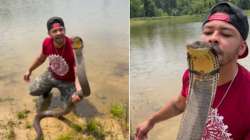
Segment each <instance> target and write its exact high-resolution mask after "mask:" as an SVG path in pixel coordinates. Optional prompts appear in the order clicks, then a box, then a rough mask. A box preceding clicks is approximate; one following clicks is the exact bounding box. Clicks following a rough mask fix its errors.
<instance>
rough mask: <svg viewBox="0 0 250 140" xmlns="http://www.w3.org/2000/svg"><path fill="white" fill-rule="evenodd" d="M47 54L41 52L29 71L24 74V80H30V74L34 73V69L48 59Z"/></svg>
mask: <svg viewBox="0 0 250 140" xmlns="http://www.w3.org/2000/svg"><path fill="white" fill-rule="evenodd" d="M46 58H47V56H46V55H44V54H43V53H41V54H40V55H39V56H38V57H37V58H36V60H35V61H34V62H33V64H32V65H31V66H30V68H29V69H28V71H27V72H26V73H25V74H24V80H25V81H29V80H30V75H31V73H32V71H33V70H35V69H36V68H37V67H39V66H40V65H41V64H43V63H44V61H45V60H46Z"/></svg>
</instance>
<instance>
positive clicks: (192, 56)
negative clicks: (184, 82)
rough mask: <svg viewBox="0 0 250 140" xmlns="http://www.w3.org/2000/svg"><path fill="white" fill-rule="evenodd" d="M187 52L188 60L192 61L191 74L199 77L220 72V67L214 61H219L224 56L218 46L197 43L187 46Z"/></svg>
mask: <svg viewBox="0 0 250 140" xmlns="http://www.w3.org/2000/svg"><path fill="white" fill-rule="evenodd" d="M187 50H188V51H187V56H188V59H189V60H192V63H189V70H190V72H193V73H195V74H198V75H209V74H210V75H211V74H214V73H217V72H219V67H218V66H215V65H214V63H213V62H214V61H215V60H214V59H218V60H219V57H221V54H222V51H221V50H220V48H219V47H218V45H216V44H208V43H205V42H200V41H196V42H194V43H192V44H189V45H187ZM214 56H215V57H214Z"/></svg>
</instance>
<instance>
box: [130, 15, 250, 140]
mask: <svg viewBox="0 0 250 140" xmlns="http://www.w3.org/2000/svg"><path fill="white" fill-rule="evenodd" d="M200 27H201V23H200V22H186V23H185V22H184V23H179V22H178V23H177V22H174V21H172V20H171V19H167V20H159V21H157V22H155V21H154V22H153V23H150V21H149V23H147V22H146V23H143V24H140V25H134V26H133V25H132V26H131V28H130V29H131V39H130V41H131V49H130V50H131V53H130V55H131V59H130V77H131V79H130V81H131V82H130V83H131V84H130V87H131V89H130V100H131V102H130V103H131V117H130V118H131V124H132V131H134V129H135V126H136V124H138V123H139V122H141V121H143V120H144V119H145V118H146V117H149V116H150V114H151V113H152V112H155V111H158V110H159V109H160V107H162V106H163V105H164V104H165V102H166V101H167V100H169V99H170V98H171V97H173V96H175V95H178V94H179V93H180V88H181V76H182V73H183V71H184V70H185V69H186V68H187V63H186V54H185V53H186V52H185V51H186V50H185V45H186V44H187V43H188V42H189V43H190V42H193V41H195V40H199V34H200V32H201V28H200ZM248 42H250V38H249V39H248ZM249 60H250V57H248V58H246V59H244V60H242V61H241V63H242V64H243V65H245V66H247V67H248V68H250V63H249ZM179 119H180V117H177V118H173V119H170V120H168V121H166V122H164V123H162V124H159V125H157V126H156V127H155V128H154V129H153V130H152V132H150V136H149V138H150V139H154V140H165V139H175V138H176V134H177V131H178V127H179Z"/></svg>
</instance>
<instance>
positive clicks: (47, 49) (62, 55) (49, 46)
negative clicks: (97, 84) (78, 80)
mask: <svg viewBox="0 0 250 140" xmlns="http://www.w3.org/2000/svg"><path fill="white" fill-rule="evenodd" d="M65 39H66V42H65V46H64V47H61V48H55V47H54V43H53V39H52V38H51V37H47V38H45V39H44V41H43V49H42V53H43V54H44V55H46V56H48V58H49V71H51V72H52V74H53V76H54V78H56V79H58V80H64V81H69V82H74V81H75V70H74V67H75V58H74V52H73V48H72V41H71V39H69V38H68V37H66V36H65Z"/></svg>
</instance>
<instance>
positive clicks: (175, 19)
mask: <svg viewBox="0 0 250 140" xmlns="http://www.w3.org/2000/svg"><path fill="white" fill-rule="evenodd" d="M162 20H166V21H169V22H172V23H175V24H176V23H188V22H195V21H200V20H202V16H201V15H185V16H162V17H139V18H131V19H130V27H131V26H140V25H142V24H145V23H147V24H155V23H157V22H159V21H162Z"/></svg>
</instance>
